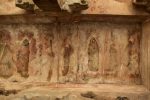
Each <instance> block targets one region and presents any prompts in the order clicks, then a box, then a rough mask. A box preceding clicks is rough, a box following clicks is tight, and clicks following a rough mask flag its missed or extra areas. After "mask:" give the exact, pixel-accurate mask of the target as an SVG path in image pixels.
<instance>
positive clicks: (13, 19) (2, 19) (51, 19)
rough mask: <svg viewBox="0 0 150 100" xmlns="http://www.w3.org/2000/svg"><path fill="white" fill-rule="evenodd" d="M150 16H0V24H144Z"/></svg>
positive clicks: (43, 14) (47, 14) (53, 14)
mask: <svg viewBox="0 0 150 100" xmlns="http://www.w3.org/2000/svg"><path fill="white" fill-rule="evenodd" d="M149 18H150V15H109V14H108V15H107V14H103V15H96V14H88V15H87V14H86V15H84V14H68V13H67V14H66V13H65V14H63V13H41V14H28V15H26V14H22V15H1V16H0V24H21V23H22V24H40V23H59V22H61V23H70V22H73V23H77V22H113V23H114V22H117V23H118V22H119V23H120V22H121V23H122V22H125V23H130V22H131V23H137V22H144V21H146V20H147V19H149Z"/></svg>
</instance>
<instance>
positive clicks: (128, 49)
mask: <svg viewBox="0 0 150 100" xmlns="http://www.w3.org/2000/svg"><path fill="white" fill-rule="evenodd" d="M91 23H92V24H91ZM0 30H7V31H8V32H9V33H10V37H11V39H12V42H11V43H10V44H8V45H9V46H10V48H11V49H12V52H11V53H10V54H11V55H12V58H13V59H11V61H12V62H13V63H14V70H13V75H10V76H9V77H8V78H5V77H3V76H2V75H1V77H2V78H5V79H6V80H7V79H8V80H10V81H14V80H15V81H20V80H16V78H15V77H20V78H23V79H24V80H25V81H27V82H28V81H29V82H32V81H34V82H51V83H53V82H60V83H66V82H71V83H116V84H141V81H140V70H139V63H138V62H139V51H138V50H139V48H140V47H139V44H140V43H139V40H140V39H139V35H140V31H141V29H140V26H139V25H138V24H130V25H129V24H120V25H117V24H113V23H95V22H89V23H70V24H64V23H62V24H54V25H51V24H42V25H38V24H34V25H32V24H29V25H26V24H13V25H0ZM20 32H22V34H23V35H21V38H18V37H19V36H20V35H19V34H20ZM1 43H2V44H3V42H1ZM27 48H28V49H27ZM20 49H21V50H20ZM1 53H2V52H1ZM18 53H20V55H19V54H18ZM22 53H23V54H25V55H24V56H23V58H22V59H19V58H18V57H20V56H22ZM28 55H29V57H28ZM90 57H91V58H90ZM93 58H94V59H93ZM3 59H4V58H3ZM19 60H22V61H23V63H21V61H19ZM89 60H92V62H90V61H89ZM95 62H96V63H95ZM24 63H26V66H27V67H28V70H25V69H24V68H23V66H25V64H24ZM1 64H3V63H1ZM22 64H23V65H22ZM17 66H18V67H19V68H21V69H22V72H23V73H22V74H20V73H19V72H18V71H17V70H18V67H17ZM90 66H93V67H94V70H93V69H92V70H91V69H90V68H92V67H90ZM0 67H1V68H2V69H3V65H1V66H0ZM95 68H96V69H95ZM26 71H28V72H26ZM6 72H7V71H6ZM24 74H25V76H24ZM26 74H27V76H26Z"/></svg>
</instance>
